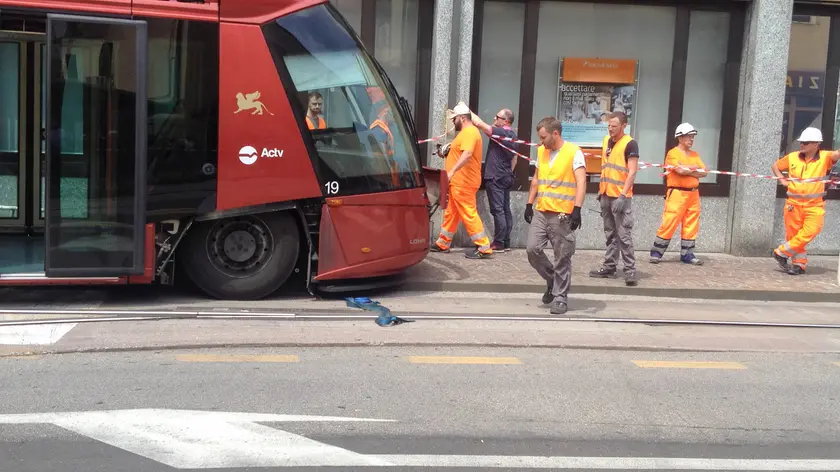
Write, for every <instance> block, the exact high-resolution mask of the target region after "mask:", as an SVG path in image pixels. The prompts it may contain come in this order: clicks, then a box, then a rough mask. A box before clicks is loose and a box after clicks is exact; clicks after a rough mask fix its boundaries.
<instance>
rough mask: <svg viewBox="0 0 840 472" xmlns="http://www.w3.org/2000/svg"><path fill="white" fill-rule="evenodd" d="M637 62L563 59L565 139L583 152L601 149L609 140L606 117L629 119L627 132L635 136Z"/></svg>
mask: <svg viewBox="0 0 840 472" xmlns="http://www.w3.org/2000/svg"><path fill="white" fill-rule="evenodd" d="M637 69H638V62H637V61H635V60H629V59H600V58H598V59H593V58H561V60H560V74H559V81H558V92H557V118H558V119H559V120H560V122H561V123H563V139H565V140H567V141H570V142H573V143H575V144H577V145H578V146H581V147H584V148H600V147H601V145H602V143H603V140H604V136H607V134H608V132H607V115H608V114H609V113H612V112H617V111H620V112H623V113H625V114H626V115H627V119H628V121H627V127H626V128H625V130H624V132H625V133H627V134H632V133H631V130H632V129H633V124H634V119H633V118H634V112H635V104H636V90H637V87H638V81H637Z"/></svg>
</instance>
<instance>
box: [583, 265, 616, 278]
mask: <svg viewBox="0 0 840 472" xmlns="http://www.w3.org/2000/svg"><path fill="white" fill-rule="evenodd" d="M589 276H590V277H596V278H599V279H608V278H614V277H615V269H606V268H604V267H599V268H598V269H596V270H590V271H589Z"/></svg>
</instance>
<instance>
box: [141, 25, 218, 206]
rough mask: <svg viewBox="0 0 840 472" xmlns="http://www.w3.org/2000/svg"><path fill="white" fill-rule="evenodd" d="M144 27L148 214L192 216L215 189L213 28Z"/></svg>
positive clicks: (215, 55)
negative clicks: (177, 212) (183, 213)
mask: <svg viewBox="0 0 840 472" xmlns="http://www.w3.org/2000/svg"><path fill="white" fill-rule="evenodd" d="M146 21H148V38H149V47H148V50H149V54H148V58H149V59H148V60H149V62H148V97H149V105H148V116H149V123H148V129H149V145H148V169H149V170H148V179H149V188H150V193H149V199H148V209H149V211H150V212H154V213H159V214H168V211H169V210H183V209H193V210H195V209H196V208H198V206H199V205H200V204H201V202H202V201H204V200H205V199H206V198H207V197H208V196H211V195H212V194H213V192H214V191H215V188H216V167H217V165H218V154H217V142H218V94H219V79H218V76H219V60H218V57H219V25H218V24H213V23H205V22H199V21H186V20H174V19H162V18H146ZM212 200H215V199H212Z"/></svg>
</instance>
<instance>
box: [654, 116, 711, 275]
mask: <svg viewBox="0 0 840 472" xmlns="http://www.w3.org/2000/svg"><path fill="white" fill-rule="evenodd" d="M696 135H697V130H696V129H694V126H691V124H690V123H683V124H681V125H679V126H677V130H676V132H674V137H675V138H677V141H678V144H677V145H676V146H674V147H673V148H672V149H671V150H670V151H668V154H667V155H666V156H665V165H666V166H675V167H674V168H671V169H669V170H668V176H667V177H666V180H665V184H666V187H667V190H666V193H665V211H664V212H663V213H662V224H661V225H659V230H658V231H657V232H656V239H654V240H653V247H652V248H651V249H650V262H651V263H653V264H657V263H659V261H660V260H662V256H663V255H664V254H665V251H666V250H668V245H670V244H671V238H672V237H673V236H674V232H676V230H677V226H681V227H682V228H681V230H680V236H681V241H680V260H681V261H682V262H684V263H686V264H694V265H703V261H701V260H700V259H698V258H697V256H695V255H694V245H695V242H696V241H697V234H698V233H699V232H700V178H701V177H705V176H706V175H707V174H708V173H707V172H706V171H705V170H703V169H705V168H706V164H704V163H703V160H702V159H700V155H699V154H697V152H696V151H694V150H692V149H691V146H693V145H694V136H696ZM676 166H678V167H676Z"/></svg>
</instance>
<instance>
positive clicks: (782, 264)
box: [772, 249, 788, 271]
mask: <svg viewBox="0 0 840 472" xmlns="http://www.w3.org/2000/svg"><path fill="white" fill-rule="evenodd" d="M772 254H773V259H776V262H778V263H779V267H781V268H782V270H784V271H787V270H788V259H787V257H785V256H783V255H781V254H779V253H777V252H776V250H775V249H773V252H772Z"/></svg>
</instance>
